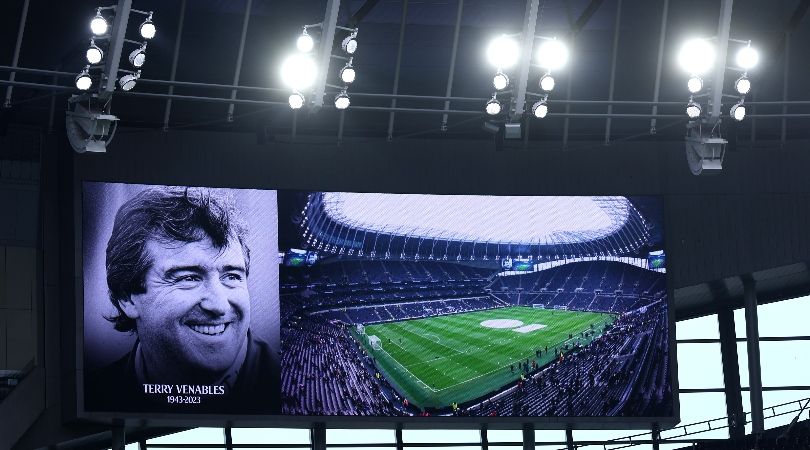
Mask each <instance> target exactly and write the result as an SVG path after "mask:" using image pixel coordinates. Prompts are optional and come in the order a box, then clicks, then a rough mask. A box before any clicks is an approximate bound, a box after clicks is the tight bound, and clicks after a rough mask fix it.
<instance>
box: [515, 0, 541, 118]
mask: <svg viewBox="0 0 810 450" xmlns="http://www.w3.org/2000/svg"><path fill="white" fill-rule="evenodd" d="M538 5H539V0H526V14H525V15H524V16H523V32H522V34H521V37H522V43H521V46H520V66H519V69H518V77H517V80H515V96H514V97H513V98H514V101H515V114H514V118H515V119H520V118H521V117H522V116H523V109H524V108H525V107H526V87H527V85H528V83H529V68H530V67H531V62H532V50H533V49H534V29H535V26H536V25H537V8H538Z"/></svg>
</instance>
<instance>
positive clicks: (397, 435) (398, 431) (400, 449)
mask: <svg viewBox="0 0 810 450" xmlns="http://www.w3.org/2000/svg"><path fill="white" fill-rule="evenodd" d="M405 1H407V0H405ZM394 439H395V440H396V450H404V448H405V444H404V442H403V441H402V424H401V423H398V424H397V426H396V428H395V429H394Z"/></svg>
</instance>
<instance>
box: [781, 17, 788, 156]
mask: <svg viewBox="0 0 810 450" xmlns="http://www.w3.org/2000/svg"><path fill="white" fill-rule="evenodd" d="M790 35H791V32H790V31H786V32H785V54H784V55H783V57H784V60H783V61H784V68H783V69H782V71H783V74H782V102H783V103H782V115H785V114H787V104H786V103H784V102H786V101H787V96H788V80H789V78H788V72H789V71H790ZM779 136H780V141H781V142H782V145H785V141H786V140H787V119H784V118H783V119H782V132H781V134H780V135H779Z"/></svg>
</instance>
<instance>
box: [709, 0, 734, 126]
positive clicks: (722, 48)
mask: <svg viewBox="0 0 810 450" xmlns="http://www.w3.org/2000/svg"><path fill="white" fill-rule="evenodd" d="M733 5H734V1H733V0H723V2H722V3H721V4H720V23H719V24H718V25H717V60H716V61H715V63H714V77H713V78H712V104H711V112H710V114H709V117H710V118H711V121H712V122H716V121H718V120H720V108H721V107H722V106H723V83H724V81H725V77H726V59H728V35H729V33H730V32H731V10H732V7H733Z"/></svg>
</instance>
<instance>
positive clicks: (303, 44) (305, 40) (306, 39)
mask: <svg viewBox="0 0 810 450" xmlns="http://www.w3.org/2000/svg"><path fill="white" fill-rule="evenodd" d="M295 46H296V48H298V51H299V52H302V53H309V52H311V51H312V49H313V48H315V40H313V39H312V36H310V35H309V33H307V27H304V31H303V32H302V33H301V36H298V40H296V41H295Z"/></svg>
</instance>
